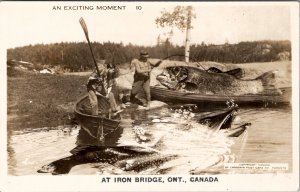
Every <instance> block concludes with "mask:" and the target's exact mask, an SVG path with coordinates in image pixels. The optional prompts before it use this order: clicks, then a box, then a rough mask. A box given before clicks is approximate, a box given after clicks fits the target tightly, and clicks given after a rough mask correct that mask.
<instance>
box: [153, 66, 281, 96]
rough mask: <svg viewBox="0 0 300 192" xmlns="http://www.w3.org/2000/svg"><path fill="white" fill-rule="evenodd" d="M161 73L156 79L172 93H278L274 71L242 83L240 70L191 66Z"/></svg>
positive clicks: (165, 69)
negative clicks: (177, 91)
mask: <svg viewBox="0 0 300 192" xmlns="http://www.w3.org/2000/svg"><path fill="white" fill-rule="evenodd" d="M162 70H163V71H162V72H161V73H160V74H159V75H157V76H156V79H157V80H158V81H159V82H160V84H162V85H163V86H165V87H167V88H168V89H172V90H180V91H186V92H192V93H197V94H203V95H214V94H216V95H246V94H259V93H263V92H268V93H271V94H274V95H280V94H282V93H281V91H280V90H279V89H277V88H276V87H275V86H276V82H275V71H269V72H266V73H264V74H262V75H261V76H259V77H257V78H255V79H251V80H244V79H241V78H240V77H241V76H242V75H241V72H242V70H241V69H234V70H230V71H227V72H222V71H220V70H218V69H216V68H210V69H209V70H202V69H200V68H198V67H193V66H170V67H166V68H163V69H162Z"/></svg>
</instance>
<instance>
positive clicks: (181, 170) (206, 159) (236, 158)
mask: <svg viewBox="0 0 300 192" xmlns="http://www.w3.org/2000/svg"><path fill="white" fill-rule="evenodd" d="M199 115H200V114H198V113H196V114H195V117H192V118H189V117H185V116H183V115H180V114H178V113H176V112H175V111H174V110H171V109H169V108H161V109H157V110H151V111H135V112H132V113H128V114H123V120H122V124H121V129H122V131H121V132H120V135H119V139H118V141H117V143H116V144H124V145H143V146H147V147H153V148H155V150H158V151H160V152H161V153H164V154H177V155H178V156H179V158H177V159H174V160H171V161H169V162H166V163H164V164H162V165H161V169H166V170H168V172H166V173H165V174H221V173H225V174H234V173H265V172H267V171H265V172H263V171H253V170H238V169H230V170H228V169H224V163H233V162H236V163H287V164H288V166H289V170H288V172H291V171H292V168H293V165H292V112H291V107H289V106H285V107H276V108H263V107H262V108H250V107H248V108H245V107H241V108H240V111H239V114H238V117H237V118H236V120H235V122H234V124H233V127H235V126H238V125H239V124H242V123H243V122H251V123H252V125H251V126H250V128H249V129H248V130H247V131H246V132H245V133H244V134H242V135H241V136H240V137H238V138H231V137H227V136H226V134H225V133H224V132H223V131H220V132H218V133H212V132H211V131H210V130H209V129H208V128H207V127H205V126H203V125H200V124H198V123H197V121H196V119H197V117H198V116H199ZM137 129H142V130H143V131H146V132H147V133H150V135H151V140H150V142H148V143H142V142H141V141H139V140H138V139H137V137H136V134H135V131H136V130H137ZM78 132H79V127H67V128H66V127H62V126H60V127H56V128H52V129H50V128H44V129H27V130H23V131H9V132H8V173H9V174H10V175H32V174H34V175H36V174H40V173H37V172H36V171H37V170H38V169H39V168H40V167H41V166H43V165H45V164H49V163H51V162H52V161H55V160H58V159H60V158H63V157H67V156H69V155H70V152H69V151H70V150H71V149H73V148H74V147H75V146H76V145H75V142H76V137H77V134H78ZM95 164H96V165H97V166H94V165H95ZM99 167H102V168H101V169H100V168H99ZM111 167H112V166H111V165H107V164H105V165H104V164H103V165H101V163H92V164H84V165H79V166H76V167H74V168H73V169H72V170H71V172H70V174H129V173H128V172H125V171H122V170H121V171H119V172H118V173H113V172H112V168H111ZM130 174H155V172H153V169H148V170H144V171H142V172H139V173H130Z"/></svg>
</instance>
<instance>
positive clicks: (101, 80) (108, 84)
mask: <svg viewBox="0 0 300 192" xmlns="http://www.w3.org/2000/svg"><path fill="white" fill-rule="evenodd" d="M97 66H98V69H99V72H100V77H99V75H98V73H97V71H94V72H93V73H92V74H91V75H90V77H89V79H88V82H87V91H88V96H89V100H90V104H91V107H92V110H91V112H92V115H98V112H99V109H98V99H97V95H103V96H105V97H106V98H108V100H109V104H110V109H111V111H112V113H113V114H116V113H118V112H120V111H118V110H119V107H118V106H117V103H116V100H115V97H114V94H113V93H112V91H111V89H112V86H113V78H114V74H115V70H114V68H107V64H106V63H105V60H98V61H97Z"/></svg>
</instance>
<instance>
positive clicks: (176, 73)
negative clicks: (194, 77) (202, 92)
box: [156, 66, 188, 89]
mask: <svg viewBox="0 0 300 192" xmlns="http://www.w3.org/2000/svg"><path fill="white" fill-rule="evenodd" d="M187 76H188V70H187V68H186V67H179V66H175V67H166V68H164V69H163V71H162V73H160V74H159V75H157V76H156V79H157V80H158V81H159V82H160V83H161V84H162V85H164V86H166V87H167V88H169V89H176V88H177V87H178V86H179V85H180V84H182V85H184V83H183V82H184V80H185V79H186V78H187Z"/></svg>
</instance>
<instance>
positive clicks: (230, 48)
mask: <svg viewBox="0 0 300 192" xmlns="http://www.w3.org/2000/svg"><path fill="white" fill-rule="evenodd" d="M92 48H93V51H94V54H95V57H96V58H99V59H106V60H107V62H110V63H114V64H116V65H119V64H122V63H126V62H130V61H131V60H132V59H133V58H138V56H139V52H140V50H146V51H148V52H149V54H150V57H152V58H159V59H163V58H166V57H167V56H172V55H173V57H170V58H169V59H176V60H184V57H183V55H184V46H176V45H173V44H171V43H170V42H169V41H165V42H162V43H159V44H157V45H156V46H151V47H150V46H147V47H145V46H137V45H132V44H128V45H123V44H122V43H111V42H105V43H98V42H93V43H92ZM190 51H191V54H190V58H191V60H193V61H215V62H220V63H249V62H269V61H278V60H290V59H291V42H290V41H256V42H241V43H238V44H228V43H227V44H224V45H212V44H209V45H206V44H205V43H202V44H194V45H191V49H190ZM7 59H8V60H17V61H20V60H22V61H27V62H31V63H34V64H38V65H47V66H49V67H55V66H56V67H57V66H59V67H60V68H62V69H67V70H70V71H86V70H89V69H92V68H93V60H92V57H91V53H90V50H89V47H88V44H87V43H85V42H70V43H65V42H62V43H55V44H37V45H29V46H24V47H17V48H13V49H8V50H7Z"/></svg>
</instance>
